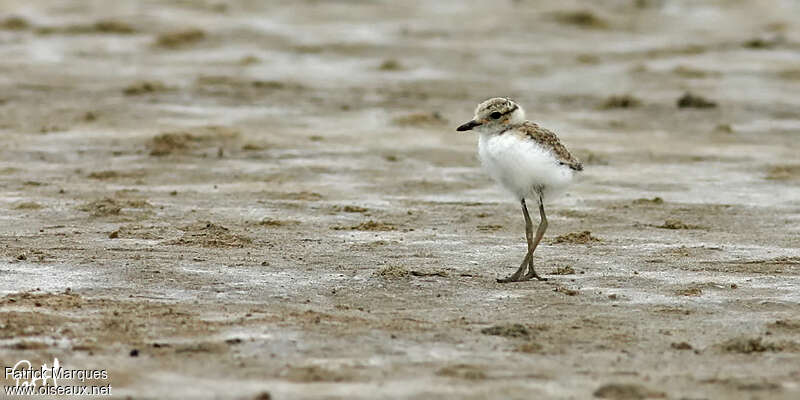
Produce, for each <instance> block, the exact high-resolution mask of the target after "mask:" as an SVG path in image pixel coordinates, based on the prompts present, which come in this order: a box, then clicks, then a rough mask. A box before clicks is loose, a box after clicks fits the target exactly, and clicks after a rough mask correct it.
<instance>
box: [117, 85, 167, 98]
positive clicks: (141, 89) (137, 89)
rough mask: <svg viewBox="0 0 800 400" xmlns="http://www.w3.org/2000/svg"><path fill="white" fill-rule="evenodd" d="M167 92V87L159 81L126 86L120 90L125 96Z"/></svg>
mask: <svg viewBox="0 0 800 400" xmlns="http://www.w3.org/2000/svg"><path fill="white" fill-rule="evenodd" d="M166 90H167V85H165V84H164V83H162V82H159V81H141V82H136V83H132V84H130V85H128V86H127V87H125V89H122V93H123V94H125V95H126V96H138V95H142V94H148V93H156V92H164V91H166Z"/></svg>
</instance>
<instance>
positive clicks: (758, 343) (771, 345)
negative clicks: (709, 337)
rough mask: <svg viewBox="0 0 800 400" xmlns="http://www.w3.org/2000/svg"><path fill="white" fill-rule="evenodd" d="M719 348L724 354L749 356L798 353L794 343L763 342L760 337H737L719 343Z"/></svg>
mask: <svg viewBox="0 0 800 400" xmlns="http://www.w3.org/2000/svg"><path fill="white" fill-rule="evenodd" d="M719 348H720V350H722V351H723V352H726V353H740V354H751V353H764V352H782V351H800V344H798V343H795V342H782V343H776V342H765V341H763V340H762V339H761V338H760V337H755V338H748V337H739V338H733V339H729V340H726V341H724V342H722V343H720V344H719Z"/></svg>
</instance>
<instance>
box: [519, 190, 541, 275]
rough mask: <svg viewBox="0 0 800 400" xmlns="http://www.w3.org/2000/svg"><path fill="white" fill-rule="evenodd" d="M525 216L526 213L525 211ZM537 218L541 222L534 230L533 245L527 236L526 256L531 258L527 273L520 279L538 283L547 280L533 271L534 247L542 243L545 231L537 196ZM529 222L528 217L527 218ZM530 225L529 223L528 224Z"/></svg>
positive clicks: (529, 236)
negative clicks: (534, 280)
mask: <svg viewBox="0 0 800 400" xmlns="http://www.w3.org/2000/svg"><path fill="white" fill-rule="evenodd" d="M525 214H526V216H527V214H528V212H527V210H526V211H525ZM539 216H540V217H541V219H542V220H541V222H539V228H537V229H536V238H534V239H533V243H531V235H530V234H529V235H528V254H529V255H530V256H531V257H530V260H529V263H530V264H529V271H528V273H527V274H525V276H523V277H522V279H523V280H528V279H531V278H536V279H538V280H540V281H546V280H547V278H542V277H541V276H539V274H537V273H536V270H534V269H533V252H534V251H536V247H537V246H539V242H541V241H542V236H544V231H546V230H547V216H546V215H544V202H543V201H542V196H541V195H540V196H539ZM527 220H528V221H530V217H528V218H527ZM528 225H530V223H529V224H528Z"/></svg>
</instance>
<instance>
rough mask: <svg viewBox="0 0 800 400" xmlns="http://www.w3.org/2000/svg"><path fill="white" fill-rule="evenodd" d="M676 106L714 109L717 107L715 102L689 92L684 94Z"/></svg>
mask: <svg viewBox="0 0 800 400" xmlns="http://www.w3.org/2000/svg"><path fill="white" fill-rule="evenodd" d="M676 104H677V105H678V108H715V107H716V106H717V103H716V102H714V101H711V100H708V99H706V98H704V97H701V96H697V95H693V94H691V93H689V92H686V93H684V94H683V96H681V97H680V98H679V99H678V101H677V103H676Z"/></svg>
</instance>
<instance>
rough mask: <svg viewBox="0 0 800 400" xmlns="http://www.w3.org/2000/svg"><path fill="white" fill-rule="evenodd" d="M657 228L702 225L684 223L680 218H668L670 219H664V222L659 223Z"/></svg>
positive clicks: (692, 227) (688, 227) (697, 226)
mask: <svg viewBox="0 0 800 400" xmlns="http://www.w3.org/2000/svg"><path fill="white" fill-rule="evenodd" d="M656 228H661V229H700V228H701V226H699V225H691V224H687V223H684V222H683V221H681V220H679V219H668V220H666V221H664V223H663V224H661V225H657V226H656Z"/></svg>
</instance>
